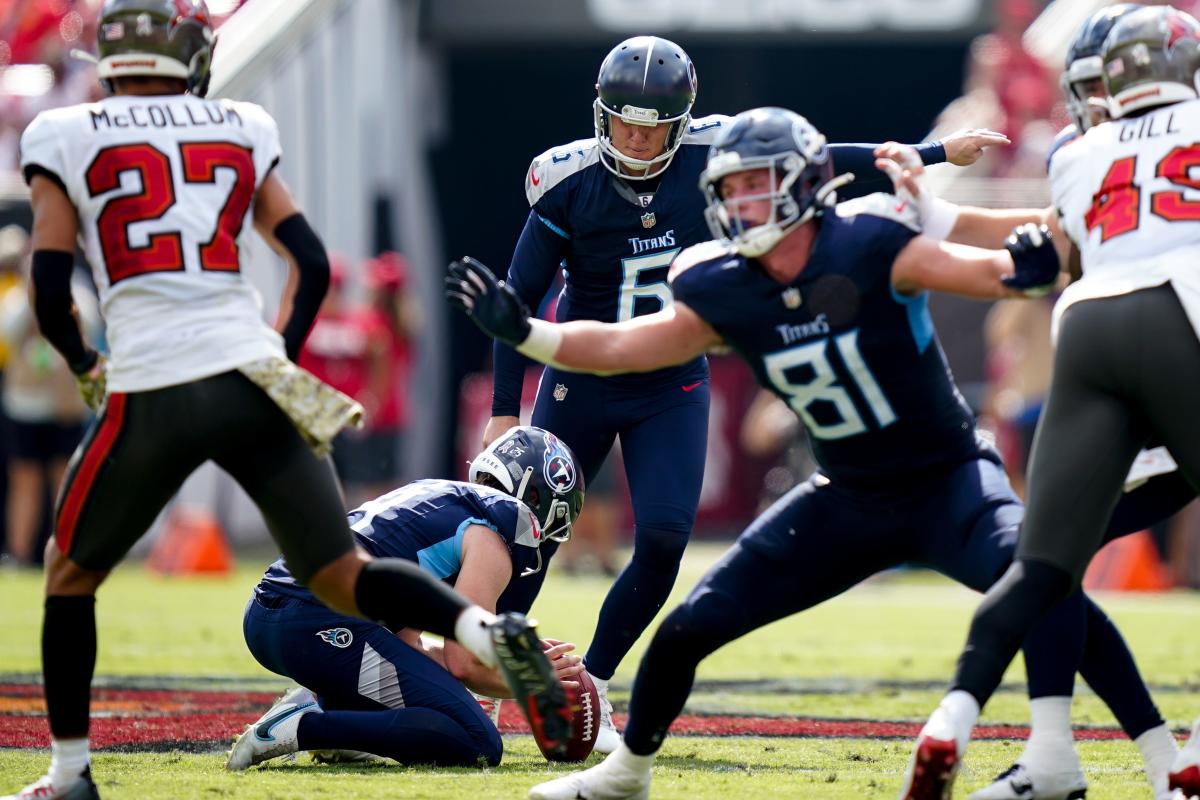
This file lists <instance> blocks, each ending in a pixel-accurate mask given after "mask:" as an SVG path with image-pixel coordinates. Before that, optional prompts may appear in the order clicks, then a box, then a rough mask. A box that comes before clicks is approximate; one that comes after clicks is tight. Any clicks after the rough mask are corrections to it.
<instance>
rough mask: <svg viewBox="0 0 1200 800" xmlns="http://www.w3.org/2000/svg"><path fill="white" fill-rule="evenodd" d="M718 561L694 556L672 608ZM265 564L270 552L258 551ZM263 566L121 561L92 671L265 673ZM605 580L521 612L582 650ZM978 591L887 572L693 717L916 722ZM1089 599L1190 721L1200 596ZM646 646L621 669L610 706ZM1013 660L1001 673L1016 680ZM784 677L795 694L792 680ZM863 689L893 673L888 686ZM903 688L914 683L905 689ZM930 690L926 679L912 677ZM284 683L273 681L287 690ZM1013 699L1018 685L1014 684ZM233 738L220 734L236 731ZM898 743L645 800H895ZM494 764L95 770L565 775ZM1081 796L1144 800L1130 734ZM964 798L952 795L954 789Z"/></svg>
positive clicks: (245, 794) (177, 775)
mask: <svg viewBox="0 0 1200 800" xmlns="http://www.w3.org/2000/svg"><path fill="white" fill-rule="evenodd" d="M718 552H719V549H717V548H714V547H711V546H709V547H705V546H700V547H693V548H691V550H690V551H689V555H688V557H687V559H686V560H685V564H684V567H683V570H682V572H681V575H680V579H679V582H678V586H679V588H678V590H677V592H676V598H675V599H678V597H679V596H680V595H681V594H682V593H683V592H685V591H686V590H687V589H688V588H690V586H691V585H692V584H693V583H694V582H695V581H696V579H697V578H698V577H699V575H700V574H701V573H702V572H703V570H704V569H705V568H706V566H707V564H709V563H711V560H712V559H713V558H714V557H715V555H716V554H717V553H718ZM268 560H269V559H268ZM265 564H266V561H265V560H264V561H261V562H259V563H254V564H250V563H245V564H243V566H242V568H241V569H240V570H239V571H238V573H237V574H235V575H234V576H232V577H230V578H225V579H190V580H179V579H175V580H165V579H161V578H155V577H152V576H149V575H148V574H147V573H146V572H145V570H144V569H143V568H142V567H141V566H140V565H129V566H125V567H122V568H121V569H119V570H118V571H117V572H116V573H115V574H114V576H113V577H112V579H111V581H110V582H109V583H108V584H107V585H106V586H105V587H104V588H103V589H102V590H101V593H100V599H99V604H98V618H99V625H100V657H99V663H98V666H97V673H98V674H99V675H102V676H106V677H112V676H121V675H191V676H226V677H228V678H229V679H230V680H231V682H232V681H233V680H234V679H236V678H269V677H270V676H269V673H267V672H265V671H264V670H263V669H262V668H261V667H259V666H258V665H257V664H256V663H255V662H254V660H253V659H252V658H251V657H250V655H249V654H248V652H247V651H246V649H245V645H244V643H243V641H242V637H241V612H242V608H243V606H244V604H245V601H246V599H247V598H248V597H249V593H250V589H251V587H252V585H253V583H254V582H255V580H256V579H257V577H258V575H259V572H260V570H261V568H262V567H263V566H265ZM606 588H607V582H606V581H604V580H602V579H597V578H570V577H567V576H565V575H563V574H561V573H557V574H556V573H553V572H552V574H551V575H550V577H549V578H548V580H547V582H546V587H545V590H544V591H543V594H542V597H541V598H540V600H539V602H538V605H537V606H536V607H535V609H534V613H535V616H537V617H538V618H539V619H540V621H541V628H542V631H543V633H544V634H545V635H548V636H554V637H556V638H562V639H569V640H571V641H575V642H577V643H578V644H579V645H580V650H581V651H582V650H583V649H584V648H585V647H586V644H587V641H588V639H589V637H590V635H591V628H592V625H593V624H594V620H595V613H596V609H597V607H598V605H599V602H600V599H601V598H602V596H603V593H604V591H605V589H606ZM40 593H41V579H40V576H37V575H31V574H27V573H0V637H2V640H3V641H4V642H5V644H6V646H5V647H4V648H2V649H0V673H14V672H23V673H33V672H37V671H38V669H39V661H38V637H39V633H38V630H39V623H40V608H41V597H40ZM976 602H977V596H976V595H973V594H972V593H970V592H968V591H965V590H962V589H959V588H957V587H955V586H952V585H950V584H949V583H947V582H946V581H944V580H942V579H940V578H937V577H935V576H928V575H925V574H920V573H897V574H893V575H889V576H885V577H884V578H882V579H879V580H876V581H873V582H871V583H869V584H867V585H865V586H863V587H860V588H859V589H856V590H854V591H852V592H850V593H849V594H847V595H845V596H843V597H841V598H838V599H836V600H834V601H832V602H830V603H827V604H826V605H824V606H822V607H819V608H816V609H813V610H811V611H809V612H806V613H804V614H801V615H798V616H796V617H794V618H792V619H789V620H785V621H782V622H780V623H777V624H775V625H772V626H770V627H768V628H766V629H764V630H762V631H759V632H757V633H755V634H753V635H751V636H749V637H747V638H746V639H744V640H742V641H740V642H737V643H736V644H733V645H731V646H729V647H727V648H725V649H724V650H722V651H720V652H718V653H716V654H714V655H713V656H712V657H711V658H710V659H709V660H708V661H706V662H705V663H704V664H703V665H702V667H701V670H700V674H699V678H700V680H701V681H721V680H725V681H728V680H744V681H750V680H755V679H780V680H781V681H782V683H781V684H780V685H777V686H774V687H770V688H771V690H770V691H763V690H760V688H757V687H755V686H752V685H751V686H747V685H741V686H736V687H730V688H720V687H713V686H712V685H711V684H710V685H707V686H706V685H704V684H702V685H701V688H700V690H699V691H697V693H696V694H695V695H694V697H693V698H692V701H691V703H690V704H689V710H690V711H699V712H706V711H707V712H724V713H765V714H787V715H805V716H819V717H834V718H837V717H845V718H865V719H892V720H903V719H909V720H920V719H923V718H924V717H925V716H926V715H927V714H928V712H929V711H930V710H931V709H932V708H933V706H934V705H935V703H936V701H937V699H938V696H939V695H940V691H939V689H938V687H939V686H940V685H941V684H942V683H943V682H944V681H946V680H947V679H948V678H949V676H950V674H951V671H952V668H953V663H954V659H955V657H956V656H957V651H958V648H959V646H960V645H961V643H962V640H963V637H964V636H965V632H966V626H967V622H968V620H969V618H970V614H971V612H972V610H973V609H974V606H975V603H976ZM1101 604H1102V605H1104V606H1105V607H1106V609H1108V610H1109V612H1110V613H1111V614H1112V616H1113V618H1114V619H1115V620H1116V621H1117V622H1118V624H1119V625H1120V626H1121V627H1122V630H1123V631H1124V632H1125V634H1126V636H1127V638H1128V639H1129V641H1130V644H1131V645H1132V647H1133V649H1134V652H1135V653H1136V655H1137V656H1138V659H1139V662H1140V663H1141V664H1142V666H1143V669H1144V671H1145V673H1146V674H1147V676H1148V677H1149V678H1150V679H1151V680H1152V681H1153V682H1155V683H1157V684H1162V685H1164V686H1165V687H1167V688H1168V689H1170V691H1163V692H1161V693H1160V694H1159V695H1158V699H1159V701H1160V705H1161V706H1162V708H1163V711H1164V713H1165V715H1166V716H1167V718H1168V719H1169V720H1170V721H1171V723H1172V724H1173V725H1176V726H1185V725H1187V724H1188V723H1189V722H1190V719H1191V717H1192V716H1193V715H1194V714H1195V713H1196V712H1197V711H1200V697H1198V695H1200V642H1198V641H1197V639H1196V637H1195V636H1194V635H1192V631H1193V630H1194V620H1195V619H1197V612H1200V597H1198V596H1196V595H1192V594H1187V593H1173V594H1168V595H1152V596H1137V595H1108V596H1104V597H1102V598H1101ZM644 644H645V642H644V641H643V642H640V643H639V645H638V647H637V648H635V651H634V653H632V654H631V656H630V657H629V658H628V659H627V660H626V661H625V663H624V664H623V665H622V667H621V669H620V671H618V673H617V676H616V680H615V682H614V684H615V687H616V690H617V691H615V692H614V696H615V699H616V700H617V701H618V704H620V703H621V701H623V700H624V699H625V698H626V697H627V691H626V690H627V687H628V683H629V681H630V680H631V679H632V675H633V672H634V670H635V668H636V663H637V657H638V655H639V654H640V652H641V650H642V647H643V646H644ZM1022 679H1023V672H1022V670H1021V669H1020V667H1019V665H1018V666H1015V667H1014V669H1013V670H1011V671H1010V672H1009V674H1008V676H1007V678H1006V681H1008V682H1011V683H1014V684H1019V683H1020V682H1021V681H1022ZM789 680H790V681H793V682H794V688H795V689H796V690H795V691H790V690H789V687H790V686H792V685H790V684H788V683H787V681H789ZM875 681H898V682H900V684H901V685H899V686H896V687H887V686H875V685H873V682H875ZM907 682H915V683H913V684H911V685H910V684H908V683H907ZM921 682H925V685H921ZM283 683H284V682H283V681H282V679H280V681H279V685H280V687H281V688H282V686H283ZM1016 688H1017V689H1019V686H1017V687H1016ZM1075 710H1076V719H1077V721H1078V722H1080V723H1082V724H1098V725H1111V724H1112V718H1111V716H1110V715H1109V713H1108V712H1107V710H1106V709H1104V708H1103V706H1102V705H1101V704H1100V703H1099V702H1098V701H1097V699H1096V698H1095V697H1094V696H1092V695H1090V694H1089V693H1087V692H1086V691H1081V693H1080V697H1079V698H1078V699H1077V701H1076V706H1075ZM1026 719H1027V711H1026V706H1025V702H1024V699H1023V697H1022V696H1021V693H1020V691H1016V690H1010V691H1003V692H1001V693H1000V694H999V695H998V696H997V698H996V700H995V701H994V702H993V703H992V704H991V705H990V706H989V707H988V709H987V713H986V715H985V721H993V722H996V721H1001V722H1017V723H1022V722H1024V721H1026ZM231 733H232V732H231ZM908 748H909V744H908V742H900V741H887V740H879V741H873V740H837V741H831V740H822V739H758V738H749V737H745V738H743V737H732V738H725V739H715V738H675V739H670V740H669V744H668V746H667V748H666V750H665V756H666V757H665V758H664V759H663V761H662V763H661V766H660V768H659V770H658V771H657V773H656V775H657V777H656V779H655V793H654V796H655V797H688V798H710V797H711V798H718V797H719V798H721V800H729V798H730V797H734V796H736V797H738V798H739V800H743V799H744V798H757V797H803V798H808V797H812V798H831V799H836V798H843V797H844V798H851V797H854V798H858V797H890V796H894V792H895V789H896V785H897V782H898V780H899V775H900V773H901V771H902V768H903V766H904V763H905V761H906V759H907V755H908ZM1019 748H1020V745H1019V743H1003V742H995V743H992V742H982V743H976V744H975V745H973V747H972V750H971V753H970V755H969V757H968V763H967V768H968V769H969V772H967V773H965V774H964V778H963V780H962V782H961V783H960V788H965V789H969V788H973V787H975V786H977V785H979V784H980V783H982V782H985V780H986V779H987V778H989V777H990V776H991V775H993V774H995V773H996V772H998V771H999V770H1000V769H1002V768H1003V767H1005V766H1007V765H1008V763H1010V762H1011V761H1012V759H1013V758H1014V757H1015V755H1016V753H1017V752H1019ZM506 749H507V753H506V757H505V764H504V765H503V766H501V767H500V768H498V769H495V770H490V771H486V772H475V771H455V770H428V769H400V768H391V769H378V768H374V769H369V768H328V767H316V766H311V765H308V764H305V763H303V762H301V763H299V764H296V765H290V766H282V767H280V768H271V769H266V770H259V771H254V772H253V773H251V774H247V775H229V774H226V773H224V772H223V771H222V770H221V768H220V767H221V760H220V759H219V758H218V757H216V756H193V755H182V754H166V755H163V754H132V755H128V754H101V755H99V756H98V757H97V760H96V772H97V775H98V776H99V778H100V782H101V788H102V791H103V793H104V796H105V798H124V797H128V798H138V800H142V799H143V798H159V797H171V798H186V797H204V798H212V797H223V796H224V797H237V798H291V797H329V798H357V797H363V798H367V797H370V798H375V797H381V796H402V797H430V798H435V797H436V798H472V800H474V799H475V798H479V797H520V796H523V790H524V789H525V788H527V787H528V786H529V785H531V784H532V783H535V782H538V781H540V780H544V779H546V778H548V777H550V776H552V775H553V774H556V773H557V772H561V771H562V770H561V769H559V770H554V769H552V768H550V767H548V766H547V765H546V764H545V762H544V761H542V759H541V758H540V757H539V756H537V755H536V752H535V750H534V749H533V745H532V743H531V741H530V740H529V739H528V738H527V737H516V736H510V737H507V739H506ZM1080 749H1081V753H1082V755H1083V757H1084V762H1085V766H1086V768H1087V769H1088V774H1089V780H1090V781H1091V784H1092V787H1091V790H1090V791H1089V795H1088V796H1089V797H1090V798H1092V799H1093V800H1097V798H1098V799H1100V800H1103V799H1104V798H1121V800H1129V799H1130V798H1134V799H1140V798H1147V797H1149V791H1148V789H1147V788H1146V784H1145V780H1144V778H1143V777H1142V775H1141V772H1140V768H1141V764H1140V758H1139V756H1138V754H1137V751H1136V749H1135V748H1133V747H1132V745H1130V744H1129V743H1128V742H1124V741H1117V742H1101V743H1085V744H1083V745H1081V747H1080ZM45 763H46V757H45V754H43V753H29V752H24V751H4V750H0V790H8V789H10V788H13V787H17V786H20V785H21V784H22V782H23V781H27V780H29V779H32V778H33V777H36V775H37V774H40V772H41V771H42V770H43V768H44V766H45ZM965 795H966V792H965V791H963V792H960V794H959V796H963V797H965Z"/></svg>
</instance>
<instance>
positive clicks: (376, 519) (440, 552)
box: [255, 480, 539, 600]
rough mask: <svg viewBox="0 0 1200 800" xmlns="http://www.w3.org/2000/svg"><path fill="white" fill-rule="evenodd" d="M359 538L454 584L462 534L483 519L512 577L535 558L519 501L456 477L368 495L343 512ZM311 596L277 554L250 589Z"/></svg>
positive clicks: (527, 517)
mask: <svg viewBox="0 0 1200 800" xmlns="http://www.w3.org/2000/svg"><path fill="white" fill-rule="evenodd" d="M347 521H348V524H349V526H350V529H351V530H352V531H353V532H354V538H355V540H356V541H357V542H358V544H359V545H360V546H361V547H362V548H363V549H364V550H366V551H367V552H368V553H370V554H371V555H373V556H379V557H381V558H402V559H404V560H406V561H413V562H416V563H418V564H420V565H421V568H422V569H423V570H425V571H426V572H428V573H429V574H431V575H433V576H434V577H435V578H439V579H441V580H444V581H446V582H447V583H450V584H451V585H453V584H454V580H455V578H457V576H458V571H459V569H460V568H461V567H462V545H463V536H464V535H465V534H466V531H467V528H468V527H470V526H471V525H486V526H487V527H489V528H491V529H492V530H494V531H495V532H496V533H497V534H498V535H499V536H500V537H501V538H502V539H504V543H505V544H506V545H507V546H508V551H509V554H510V556H511V557H512V570H513V579H514V580H515V579H516V578H518V577H520V576H521V575H522V573H523V572H525V570H526V569H527V568H533V567H535V566H537V565H538V564H539V560H538V545H539V541H538V539H537V529H536V528H535V526H534V521H533V516H532V514H531V513H530V511H529V508H528V507H527V506H525V504H524V503H521V502H519V501H517V499H516V498H514V497H513V496H512V495H508V494H505V493H504V492H501V491H497V490H495V489H489V488H487V487H485V486H479V485H477V484H473V483H463V482H460V481H442V480H421V481H414V482H413V483H410V484H407V485H405V486H401V487H400V488H399V489H396V490H395V491H392V492H389V493H388V494H385V495H383V496H382V497H379V498H377V499H375V500H369V501H367V502H366V503H363V504H362V505H361V506H359V507H358V508H356V509H354V510H353V511H351V512H350V513H349V514H348V515H347ZM264 591H265V592H276V593H279V594H286V595H291V596H297V597H304V598H305V599H310V598H312V599H314V600H315V598H313V595H312V593H311V592H309V590H308V589H307V588H306V587H304V586H303V585H301V584H300V583H298V582H297V581H296V579H295V578H293V577H292V574H291V573H290V572H288V569H287V567H286V566H284V563H283V559H282V558H280V559H278V560H277V561H275V563H273V564H272V565H271V566H270V567H268V568H267V571H266V574H264V575H263V578H262V580H261V581H259V584H258V586H257V587H256V588H255V592H264Z"/></svg>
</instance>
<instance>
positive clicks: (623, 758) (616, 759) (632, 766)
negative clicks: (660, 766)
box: [603, 742, 655, 775]
mask: <svg viewBox="0 0 1200 800" xmlns="http://www.w3.org/2000/svg"><path fill="white" fill-rule="evenodd" d="M654 758H655V754H654V753H650V754H649V755H645V756H639V755H638V754H637V753H635V752H633V751H632V750H630V749H629V748H628V747H626V746H625V743H624V742H621V744H619V745H617V749H616V750H613V751H612V754H611V755H610V756H609V757H608V758H606V759H604V762H603V763H605V764H611V765H612V766H611V768H612V769H619V770H621V771H623V772H630V773H633V774H634V775H640V774H642V773H646V772H649V771H650V768H651V767H653V766H654Z"/></svg>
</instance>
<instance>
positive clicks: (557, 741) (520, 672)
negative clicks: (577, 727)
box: [491, 614, 571, 755]
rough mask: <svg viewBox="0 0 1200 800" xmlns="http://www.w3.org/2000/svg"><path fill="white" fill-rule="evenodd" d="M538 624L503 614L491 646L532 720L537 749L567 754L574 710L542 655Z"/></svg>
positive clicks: (494, 628) (526, 713)
mask: <svg viewBox="0 0 1200 800" xmlns="http://www.w3.org/2000/svg"><path fill="white" fill-rule="evenodd" d="M535 624H536V623H534V622H533V621H531V620H527V619H525V617H524V615H522V614H504V615H503V616H501V617H500V618H499V619H498V620H496V622H495V623H494V624H493V625H492V626H491V634H492V644H493V645H495V648H496V660H497V661H498V662H499V666H500V673H501V674H502V675H503V676H504V680H505V682H506V683H508V687H509V688H510V689H512V692H513V697H514V698H515V699H516V702H517V705H518V706H520V708H521V711H522V712H523V713H524V714H525V718H526V719H528V720H529V727H530V728H531V729H532V730H533V737H534V739H536V740H537V742H538V746H539V747H540V748H541V750H542V752H544V753H549V752H553V753H556V754H559V755H565V754H566V750H567V744H568V742H569V740H570V738H571V710H570V708H569V706H568V705H567V693H566V690H565V689H564V688H563V685H562V684H561V683H560V682H559V680H558V678H557V677H555V675H554V668H553V667H551V666H550V661H549V660H548V659H547V658H546V656H545V654H544V653H543V652H542V642H541V640H540V639H538V635H537V629H536V628H535Z"/></svg>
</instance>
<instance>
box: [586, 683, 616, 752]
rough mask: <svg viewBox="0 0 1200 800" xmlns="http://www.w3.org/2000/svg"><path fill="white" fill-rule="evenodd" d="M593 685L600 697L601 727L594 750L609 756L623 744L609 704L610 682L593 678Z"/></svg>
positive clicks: (597, 733)
mask: <svg viewBox="0 0 1200 800" xmlns="http://www.w3.org/2000/svg"><path fill="white" fill-rule="evenodd" d="M592 683H594V684H596V694H598V695H599V696H600V727H599V729H598V730H597V731H596V745H595V746H594V747H593V748H592V750H594V751H595V752H597V753H602V754H604V755H608V754H609V753H611V752H613V751H614V750H616V749H617V747H618V746H619V745H620V744H621V733H620V731H618V730H617V726H616V725H614V724H613V719H612V711H613V706H612V703H610V702H608V681H602V680H600V679H599V678H596V677H593V678H592Z"/></svg>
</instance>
